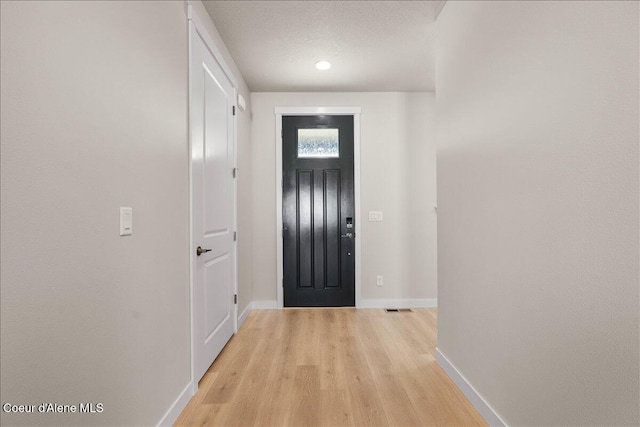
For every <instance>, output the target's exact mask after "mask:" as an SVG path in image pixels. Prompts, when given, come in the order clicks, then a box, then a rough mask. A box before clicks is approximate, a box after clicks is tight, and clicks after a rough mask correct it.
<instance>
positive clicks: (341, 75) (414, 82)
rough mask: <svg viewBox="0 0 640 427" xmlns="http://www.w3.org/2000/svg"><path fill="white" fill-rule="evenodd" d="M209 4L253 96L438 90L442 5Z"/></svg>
mask: <svg viewBox="0 0 640 427" xmlns="http://www.w3.org/2000/svg"><path fill="white" fill-rule="evenodd" d="M203 3H204V5H205V7H206V8H207V10H208V12H209V15H210V16H211V19H212V20H213V22H214V24H215V26H216V28H217V29H218V31H219V32H220V35H221V36H222V38H223V40H224V42H225V44H226V45H227V48H228V49H229V51H230V52H231V55H232V56H233V58H234V60H235V61H236V64H237V65H238V67H239V68H240V71H241V72H242V75H243V77H244V79H245V81H246V82H247V84H248V85H249V88H250V89H251V90H252V91H254V92H275V91H282V92H302V91H340V92H345V91H432V90H434V83H435V81H434V80H435V79H434V71H435V66H434V65H435V31H434V30H435V25H434V16H435V15H436V13H437V12H439V10H440V7H441V6H442V3H443V2H440V1H228V0H227V1H204V2H203ZM321 59H326V60H329V61H331V62H332V63H333V67H332V68H331V70H329V71H318V70H316V69H315V67H314V64H315V63H316V62H317V61H319V60H321Z"/></svg>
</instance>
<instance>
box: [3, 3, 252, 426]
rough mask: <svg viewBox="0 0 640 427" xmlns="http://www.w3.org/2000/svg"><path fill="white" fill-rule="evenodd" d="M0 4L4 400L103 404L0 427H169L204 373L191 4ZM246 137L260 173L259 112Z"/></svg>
mask: <svg viewBox="0 0 640 427" xmlns="http://www.w3.org/2000/svg"><path fill="white" fill-rule="evenodd" d="M197 3H198V2H194V4H195V5H196V6H198V4H197ZM199 6H200V9H201V10H203V8H202V5H199ZM0 7H1V25H0V31H1V34H0V43H1V48H0V51H1V54H2V60H1V61H0V63H1V79H2V86H1V91H2V93H1V120H0V123H1V130H0V133H1V150H2V154H1V156H0V157H1V186H2V208H1V209H2V211H1V221H2V239H1V245H2V247H1V257H2V261H1V264H2V269H1V281H2V287H1V292H2V294H1V303H2V307H1V321H0V327H1V337H2V343H1V346H0V348H1V352H2V353H1V360H2V363H1V370H2V371H1V377H2V381H1V382H0V384H1V393H0V394H1V395H2V403H5V402H10V403H12V404H36V405H38V404H40V403H43V402H54V403H58V404H74V405H78V404H79V403H80V402H83V403H84V402H91V403H98V402H100V403H103V405H104V412H102V413H100V414H78V413H75V414H51V413H49V414H35V415H27V414H5V413H3V412H2V411H0V416H1V420H2V425H52V424H55V425H145V426H148V425H156V424H157V423H158V422H159V421H160V420H161V418H162V417H163V415H164V414H165V412H166V411H167V410H168V409H169V408H170V407H171V405H172V404H173V403H174V401H175V399H176V398H177V397H178V396H179V395H180V394H181V393H182V391H183V390H184V389H185V387H186V386H187V384H188V383H189V382H190V376H191V372H190V360H191V355H190V313H189V310H190V309H189V305H190V296H189V256H188V254H189V251H190V250H191V248H190V247H189V175H188V166H189V150H188V115H187V114H188V109H187V107H188V32H187V16H186V3H185V2H182V1H156V2H152V1H142V2H109V1H107V2H88V1H83V2H21V1H18V2H5V1H3V2H1V3H0ZM200 15H201V16H202V17H203V19H204V18H206V16H207V15H206V12H205V13H204V14H203V13H202V12H200ZM213 36H214V38H215V35H213ZM224 54H225V55H228V54H227V53H224ZM227 59H229V58H227ZM230 65H231V66H232V67H233V66H234V65H233V64H230ZM237 77H238V78H239V79H240V80H241V78H240V75H239V74H238V76H237ZM240 91H241V92H242V93H243V94H244V96H245V98H246V99H247V100H249V94H248V89H247V88H246V85H244V82H241V88H240ZM238 136H239V153H238V157H239V159H238V162H239V166H240V168H241V169H245V168H246V169H247V171H248V170H250V144H249V142H250V126H249V112H248V111H247V112H246V114H244V115H242V114H240V117H239V119H238ZM240 177H241V178H240V179H239V182H238V186H239V191H240V193H241V194H240V198H239V210H240V213H239V222H240V226H241V228H240V229H239V231H240V233H239V236H240V242H239V250H240V251H241V257H243V261H242V262H241V264H240V274H239V279H240V302H241V304H242V303H244V305H245V306H246V305H247V304H248V303H249V301H250V295H251V293H252V289H251V274H250V272H249V273H247V271H248V270H250V268H249V267H247V265H246V263H247V262H248V263H249V265H250V257H251V250H250V247H251V246H250V242H251V237H250V226H251V224H250V220H249V219H248V218H250V209H248V208H247V206H250V203H251V200H250V197H247V196H246V194H250V190H248V188H249V186H250V175H249V174H248V173H246V174H245V175H244V176H242V175H241V176H240ZM120 206H131V207H133V235H132V236H129V237H120V236H119V209H118V208H119V207H120ZM245 230H246V231H245ZM242 251H248V254H247V253H244V254H243V253H242ZM243 262H244V263H245V264H243Z"/></svg>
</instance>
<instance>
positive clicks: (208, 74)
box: [189, 21, 237, 388]
mask: <svg viewBox="0 0 640 427" xmlns="http://www.w3.org/2000/svg"><path fill="white" fill-rule="evenodd" d="M189 46H190V64H189V65H190V67H189V121H190V123H189V126H190V153H191V250H192V255H191V269H192V302H191V306H192V340H193V343H192V352H193V381H194V388H195V387H197V383H198V381H199V380H200V378H202V376H203V375H204V373H205V372H206V371H207V369H208V368H209V366H210V365H211V363H212V362H213V361H214V360H215V358H216V357H217V356H218V354H219V353H220V351H221V350H222V348H223V347H224V346H225V344H226V343H227V342H228V340H229V339H230V338H231V336H232V335H233V333H234V332H235V329H236V317H237V316H236V306H235V303H234V294H235V293H236V248H235V242H234V231H235V182H234V181H235V180H234V176H233V169H234V164H235V120H234V115H233V108H234V105H235V87H234V84H233V82H232V81H231V79H230V78H229V77H228V74H227V73H225V70H224V69H223V65H222V64H220V62H219V61H218V60H217V59H216V57H214V54H213V53H212V51H211V50H210V49H209V48H208V46H207V42H206V41H205V39H204V38H203V36H202V34H201V32H199V31H198V28H197V26H196V25H195V24H194V22H193V21H190V23H189ZM225 68H226V67H225ZM197 247H201V248H202V249H203V250H208V251H207V252H204V253H202V254H201V255H200V256H198V255H196V248H197Z"/></svg>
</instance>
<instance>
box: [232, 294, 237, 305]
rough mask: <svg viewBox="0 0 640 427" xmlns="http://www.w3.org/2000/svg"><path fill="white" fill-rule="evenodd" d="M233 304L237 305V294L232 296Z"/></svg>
mask: <svg viewBox="0 0 640 427" xmlns="http://www.w3.org/2000/svg"><path fill="white" fill-rule="evenodd" d="M233 303H234V304H237V303H238V294H235V295H233Z"/></svg>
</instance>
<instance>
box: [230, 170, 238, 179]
mask: <svg viewBox="0 0 640 427" xmlns="http://www.w3.org/2000/svg"><path fill="white" fill-rule="evenodd" d="M231 174H232V175H233V177H234V178H235V177H236V176H237V175H238V168H233V170H232V171H231Z"/></svg>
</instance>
